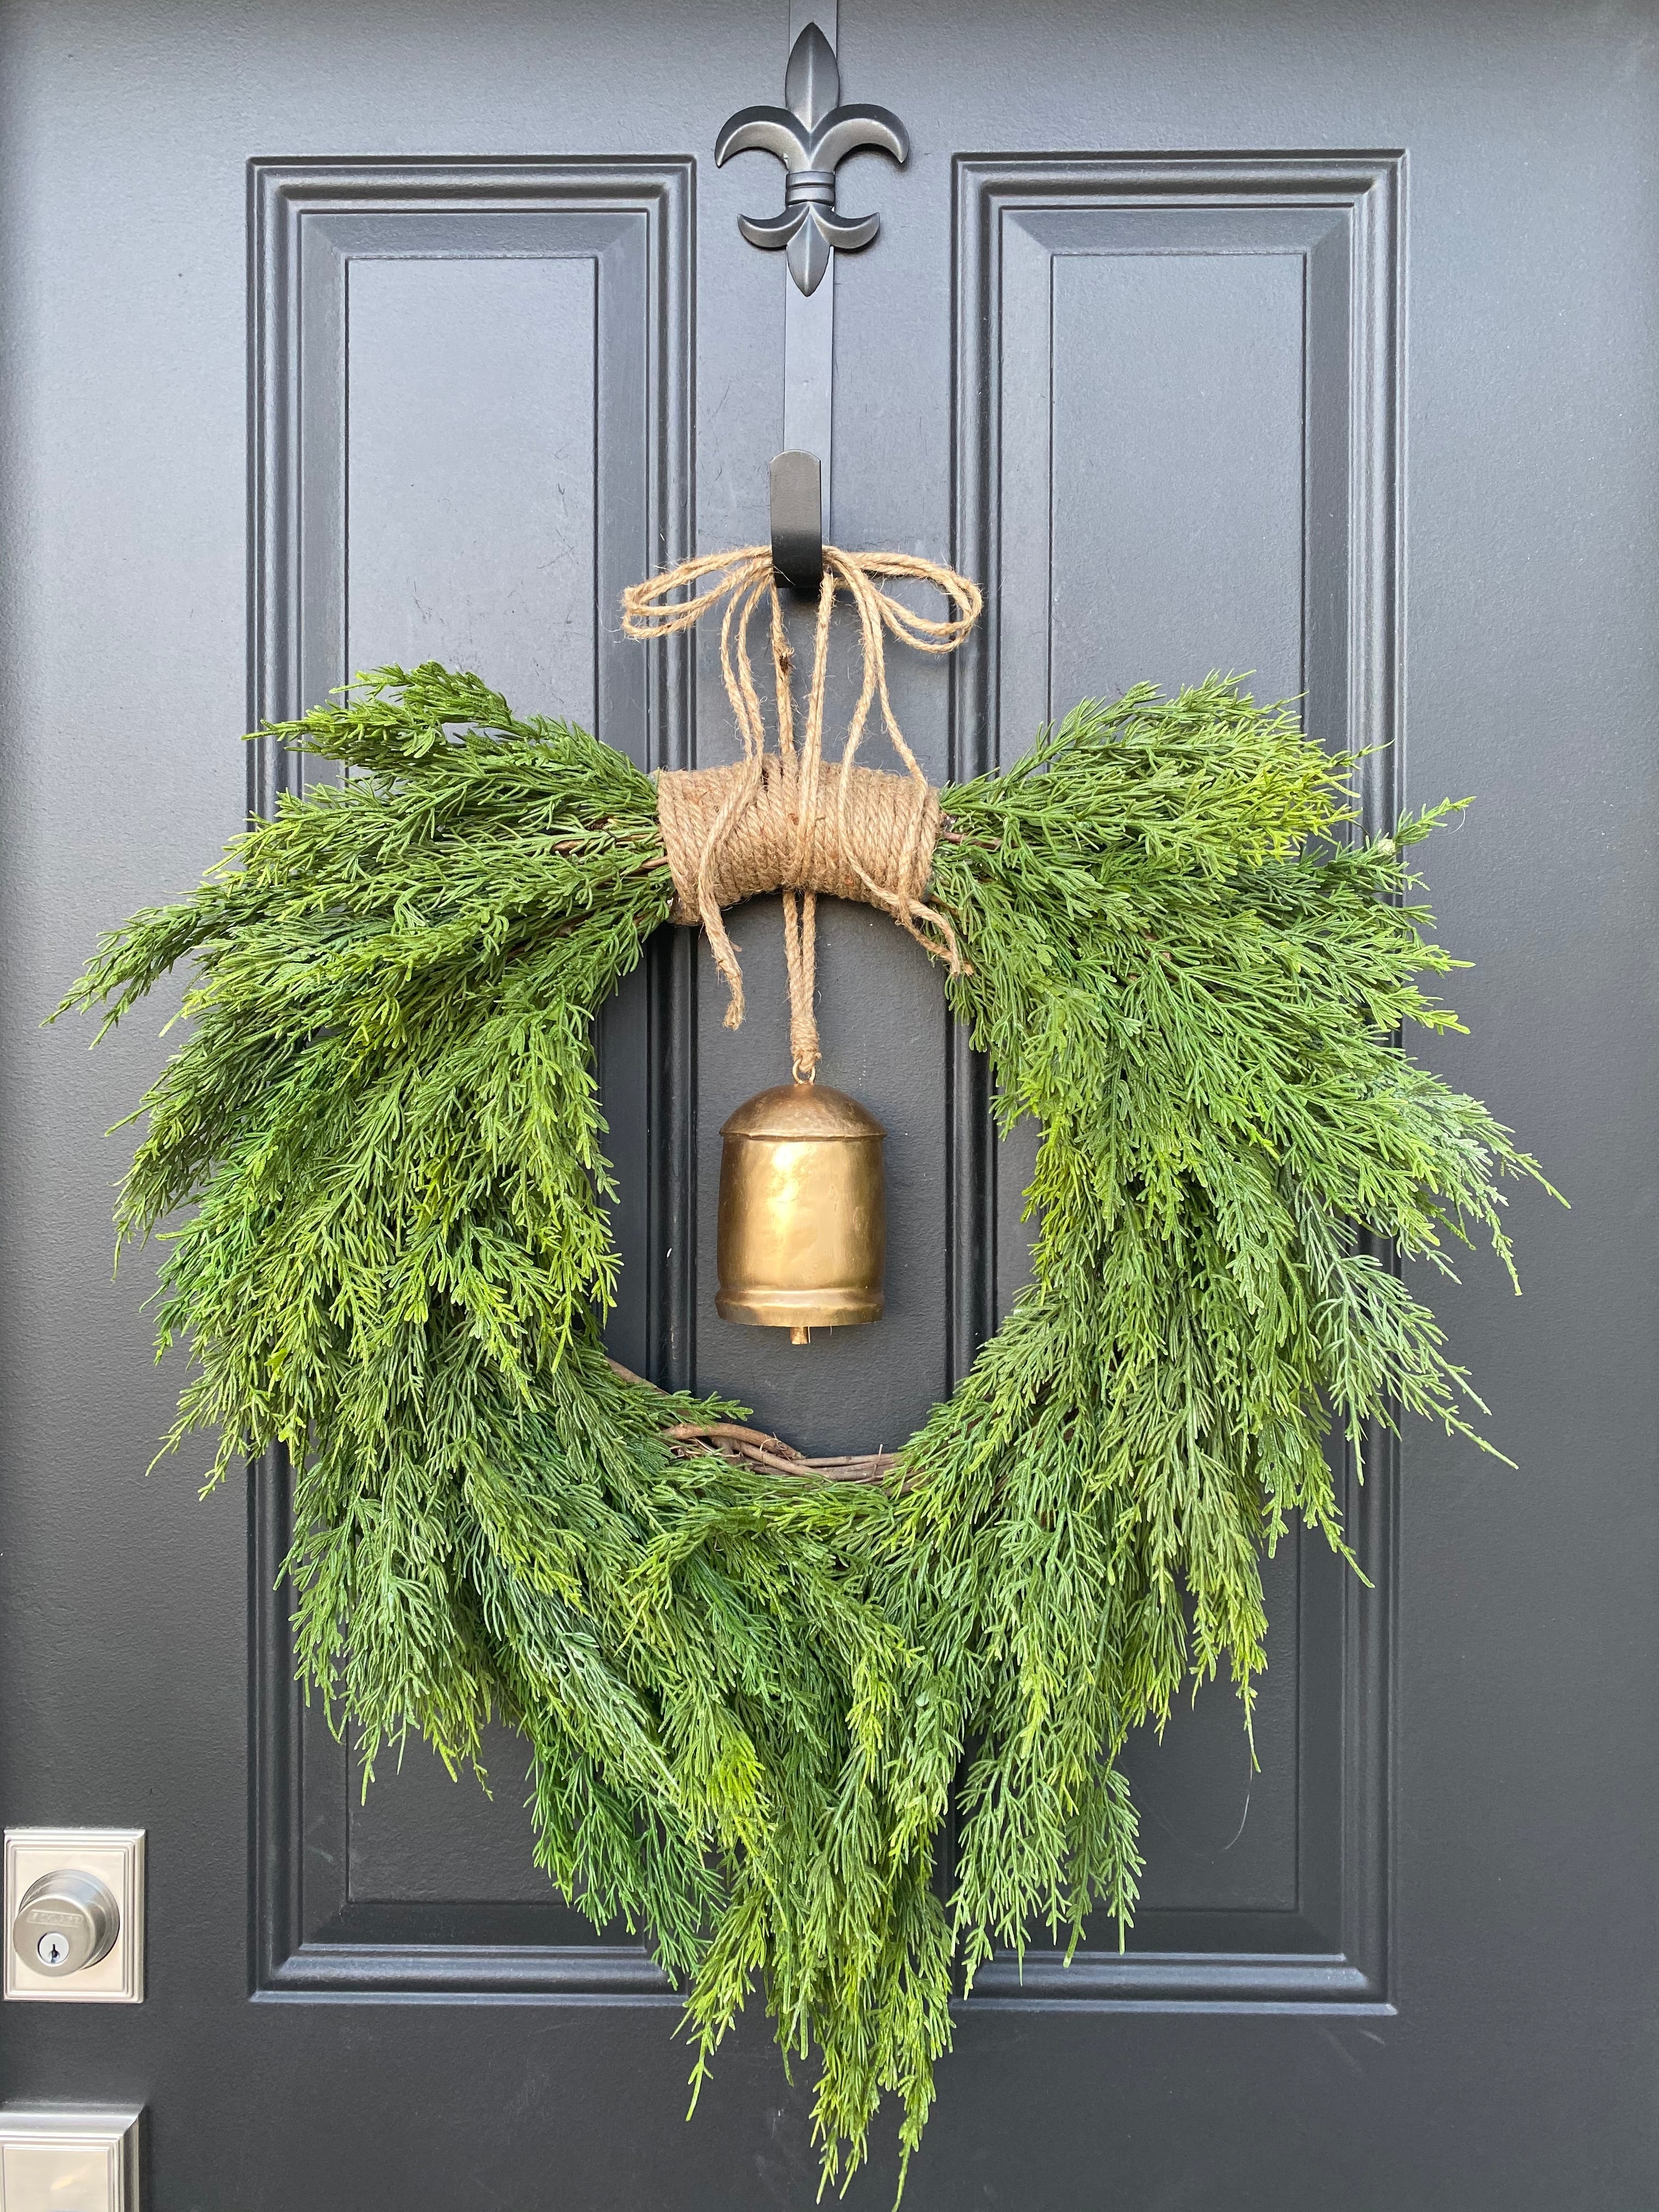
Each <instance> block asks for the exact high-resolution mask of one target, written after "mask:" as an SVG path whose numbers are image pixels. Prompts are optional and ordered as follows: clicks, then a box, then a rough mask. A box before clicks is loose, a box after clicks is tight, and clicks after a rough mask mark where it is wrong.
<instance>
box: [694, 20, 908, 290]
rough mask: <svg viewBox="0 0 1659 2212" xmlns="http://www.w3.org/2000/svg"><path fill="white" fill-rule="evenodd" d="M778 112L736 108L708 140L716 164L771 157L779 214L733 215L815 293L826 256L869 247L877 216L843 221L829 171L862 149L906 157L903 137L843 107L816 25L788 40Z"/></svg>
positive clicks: (881, 112) (866, 113) (898, 129)
mask: <svg viewBox="0 0 1659 2212" xmlns="http://www.w3.org/2000/svg"><path fill="white" fill-rule="evenodd" d="M783 97H784V100H785V101H786V103H787V105H786V106H782V107H740V108H739V109H738V112H737V113H736V114H735V115H734V116H732V118H731V119H730V120H729V121H728V122H727V123H726V126H725V128H724V129H723V130H722V131H721V132H720V137H718V138H717V139H716V140H715V142H714V160H715V162H716V164H717V165H718V164H719V163H720V162H723V161H726V159H727V158H728V157H729V156H730V155H733V154H743V153H747V152H750V151H755V152H758V153H763V154H775V155H776V156H777V158H778V160H779V161H781V162H782V163H783V166H784V170H785V179H784V188H783V207H782V210H781V213H779V214H777V215H769V216H752V215H744V216H738V229H739V230H741V231H742V233H743V234H744V237H745V238H746V239H747V240H749V243H750V245H751V246H764V247H766V248H767V249H768V250H769V252H780V251H781V252H785V253H787V257H788V263H789V274H790V275H791V276H793V278H794V280H795V283H797V284H798V285H799V287H800V289H801V290H802V291H803V292H813V291H816V290H817V286H818V284H819V283H820V282H821V280H822V278H823V273H824V271H825V270H827V269H828V268H829V259H830V256H831V254H832V253H833V252H835V250H836V248H837V247H839V248H840V249H841V251H842V252H852V251H854V249H855V248H856V247H858V246H868V245H869V243H870V241H871V240H872V238H873V237H874V236H875V235H876V233H877V232H878V230H879V229H880V228H881V217H880V216H878V215H860V216H844V215H842V214H841V213H840V212H839V211H838V210H837V209H836V168H837V167H838V166H839V165H840V164H841V163H842V161H845V160H846V159H847V156H848V155H849V154H856V153H861V152H863V151H864V150H866V149H874V150H875V151H877V152H879V153H884V154H890V155H892V156H893V159H894V160H895V161H899V162H901V163H902V162H903V161H908V158H909V154H910V139H909V134H908V132H907V131H906V130H905V128H904V125H902V123H901V122H900V121H899V119H898V118H897V116H896V115H894V114H892V113H890V112H889V110H888V109H886V108H884V107H842V106H840V105H839V102H840V100H841V71H840V70H839V69H838V68H837V66H836V50H835V48H834V47H833V46H831V45H830V43H829V40H828V39H826V38H825V37H824V35H823V32H822V31H821V30H820V29H819V28H818V27H817V24H816V23H809V24H808V25H807V27H806V28H805V30H804V31H803V32H802V33H801V34H800V36H799V38H798V39H797V40H796V41H795V43H794V46H793V49H792V51H791V52H790V56H789V65H788V68H787V70H786V71H785V73H784V80H783Z"/></svg>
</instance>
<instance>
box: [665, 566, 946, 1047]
mask: <svg viewBox="0 0 1659 2212" xmlns="http://www.w3.org/2000/svg"><path fill="white" fill-rule="evenodd" d="M895 578H914V579H915V580H919V581H921V582H923V583H927V584H931V585H933V586H935V587H936V589H938V590H939V592H942V593H943V594H944V596H945V600H946V603H947V605H948V606H949V608H950V610H951V611H950V612H949V613H947V614H946V615H945V616H944V617H942V618H941V617H933V616H927V615H922V614H918V613H917V612H916V611H915V609H914V608H912V607H908V606H906V605H905V604H904V603H903V601H902V599H896V598H895V597H894V596H893V594H892V593H891V592H889V591H886V590H884V588H883V585H884V581H885V580H889V579H895ZM842 592H845V593H846V594H847V596H848V598H849V599H851V601H852V603H853V605H854V610H855V611H856V612H857V615H858V617H859V627H860V635H861V639H862V643H863V652H864V670H863V681H862V684H860V690H859V696H858V702H857V704H856V705H855V706H854V709H853V714H852V718H851V720H850V721H849V723H848V730H847V742H846V744H845V745H844V747H843V748H842V757H841V759H840V761H839V762H837V763H833V764H830V763H826V762H825V761H824V758H823V711H824V690H825V684H826V679H827V677H828V672H829V626H830V617H831V616H832V614H833V613H834V611H835V604H836V599H837V597H838V596H839V595H840V594H841V593H842ZM680 593H684V597H680V596H678V594H680ZM763 603H764V605H766V607H767V610H768V616H769V622H768V631H769V637H768V642H769V649H770V652H771V656H772V674H773V689H774V696H775V714H776V720H777V730H778V750H777V751H776V752H775V754H774V753H769V752H768V751H767V749H766V720H765V715H764V713H763V708H762V706H761V700H760V693H759V690H757V685H756V682H755V671H754V664H753V660H752V658H751V653H750V631H751V629H752V626H753V623H754V618H755V617H756V615H757V613H758V611H760V609H761V606H762V605H763ZM980 605H981V600H980V594H979V591H978V588H977V586H975V585H974V584H972V583H970V582H969V580H968V578H967V577H966V576H961V575H958V574H957V572H956V571H955V569H953V568H945V567H943V566H941V565H940V564H939V562H933V561H924V560H922V559H921V557H920V556H917V555H915V554H908V553H844V552H842V551H841V550H840V549H839V548H838V547H836V546H833V545H826V546H825V547H824V549H823V584H822V586H820V589H819V592H818V605H817V629H816V631H815V634H814V638H813V648H812V671H811V681H810V683H809V684H808V688H807V701H806V720H805V728H804V730H803V732H802V737H801V744H800V748H799V751H797V750H796V745H795V732H794V699H793V683H792V678H793V652H792V650H791V647H790V644H789V640H788V636H787V633H786V631H785V629H784V623H783V606H782V602H781V598H780V595H779V592H778V586H777V580H776V577H775V574H774V571H773V567H772V554H771V549H770V548H769V546H765V545H750V546H746V547H744V549H743V550H741V551H739V552H734V553H706V554H703V555H702V556H700V557H699V558H697V559H696V560H692V561H682V562H680V563H679V565H678V567H677V568H668V569H665V571H664V572H663V574H661V575H659V576H652V577H648V578H647V580H646V581H645V582H643V583H640V584H634V585H631V586H629V589H628V590H627V591H626V592H623V629H624V630H625V631H626V632H627V634H628V635H629V637H634V638H641V639H645V638H658V637H670V636H673V635H676V634H678V633H679V632H681V631H684V630H689V629H693V628H694V627H695V626H696V623H699V622H701V621H702V617H703V616H704V615H705V614H708V613H709V612H711V611H712V610H713V609H714V608H715V607H717V606H719V607H721V608H722V610H723V611H722V613H721V617H720V674H721V676H722V677H723V678H724V679H725V684H726V696H727V698H728V699H729V700H730V701H731V702H732V714H733V716H734V717H735V719H736V721H737V726H738V735H739V736H740V737H741V738H742V740H743V758H742V760H741V761H738V762H737V763H734V764H733V765H732V766H731V767H729V768H706V769H665V770H664V771H663V772H662V774H660V775H659V776H658V778H657V818H658V820H659V823H660V824H661V827H662V835H663V846H664V849H665V852H666V853H667V855H668V865H669V868H670V871H671V874H672V876H673V879H674V894H675V906H674V919H675V920H676V921H681V922H685V923H687V924H690V925H693V926H695V925H696V924H698V923H701V924H702V927H703V929H704V930H705V931H706V932H707V933H708V944H709V949H710V951H712V952H713V954H714V964H715V966H716V967H717V968H718V969H720V974H721V975H723V976H724V977H725V979H726V994H727V998H726V1027H727V1028H728V1029H737V1028H738V1027H739V1026H740V1025H741V1024H742V1021H743V1012H744V996H743V970H742V968H741V967H740V965H739V964H738V956H737V952H736V950H735V948H734V947H733V945H732V939H731V938H730V936H729V935H728V933H727V932H726V924H725V921H724V920H723V919H722V915H721V909H722V908H725V907H728V906H736V905H738V903H739V902H741V901H743V900H744V899H747V898H755V897H758V896H761V895H762V894H763V893H766V892H769V891H781V892H782V894H783V935H784V958H785V963H786V965H787V970H788V976H789V1053H790V1060H791V1064H792V1066H793V1070H794V1073H795V1077H796V1079H797V1081H801V1082H805V1081H810V1080H811V1077H812V1074H813V1071H814V1070H815V1069H816V1067H817V1062H818V1059H819V1049H818V1031H817V1019H816V1018H815V1016H814V1013H813V1008H812V1000H813V991H814V986H815V982H816V972H817V899H818V895H819V894H820V893H823V895H824V896H827V897H833V898H851V899H862V900H863V901H864V902H866V904H867V905H871V906H876V907H880V908H883V909H884V911H885V912H887V913H889V914H890V915H891V916H892V917H893V920H894V921H896V922H897V924H898V925H899V927H900V928H901V929H903V930H905V931H907V932H908V933H909V935H910V936H912V937H914V938H915V940H916V942H917V943H918V944H919V945H921V946H922V948H923V949H924V951H928V952H931V953H933V954H935V955H937V956H938V957H939V958H941V959H943V960H944V961H945V962H946V963H948V965H949V967H950V969H951V974H952V975H960V974H961V972H962V956H961V952H960V951H959V949H958V947H957V938H956V932H955V931H954V930H953V929H952V927H951V924H950V921H949V920H948V919H947V918H946V917H945V915H942V914H940V913H939V911H938V909H937V908H934V907H931V906H929V905H928V904H927V902H926V900H925V898H924V896H923V894H924V892H925V891H926V890H927V884H928V880H929V878H930V877H931V876H932V873H933V846H934V842H935V841H936V839H937V837H938V836H939V793H938V792H937V791H935V790H934V788H933V786H932V785H931V784H930V783H929V782H928V781H927V777H926V775H924V774H923V773H922V769H921V764H920V763H919V762H918V761H917V759H916V757H915V754H914V753H913V752H912V751H911V750H910V748H909V746H908V744H906V743H905V741H904V737H903V733H902V732H901V730H900V728H899V726H898V720H897V718H896V715H895V714H894V712H893V702H892V701H891V699H890V697H889V696H888V690H887V666H886V658H885V647H884V637H885V635H887V634H889V633H890V634H891V635H893V636H894V637H896V638H897V639H898V640H899V641H901V643H902V644H905V645H908V646H910V647H914V649H915V651H916V652H918V653H951V652H954V651H955V649H956V647H957V646H958V645H960V644H961V643H962V641H963V638H965V637H966V636H967V635H968V633H969V630H970V629H972V628H973V626H974V624H975V622H976V621H977V620H978V618H979V612H980ZM878 705H879V707H880V709H881V719H882V724H883V726H884V728H885V730H886V732H887V736H888V738H889V741H890V743H891V744H892V747H893V750H894V751H895V752H896V753H897V755H898V757H899V758H900V760H901V761H902V763H903V764H904V769H905V773H904V774H903V775H889V774H884V773H883V772H881V771H879V770H877V769H865V768H860V767H858V766H856V765H855V760H856V756H857V753H858V749H859V746H860V743H861V742H862V740H863V737H864V732H865V727H866V724H867V723H868V721H869V719H870V714H871V711H872V708H875V707H876V706H878Z"/></svg>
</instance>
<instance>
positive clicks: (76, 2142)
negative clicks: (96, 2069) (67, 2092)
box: [0, 2105, 142, 2212]
mask: <svg viewBox="0 0 1659 2212" xmlns="http://www.w3.org/2000/svg"><path fill="white" fill-rule="evenodd" d="M141 2117H142V2116H141V2114H140V2113H139V2112H133V2111H131V2110H122V2109H116V2110H111V2109H108V2108H106V2107H105V2106H95V2107H86V2108H81V2109H77V2108H76V2107H74V2106H67V2105H65V2106H57V2105H8V2106H0V2212H139V2204H138V2123H139V2120H140V2118H141Z"/></svg>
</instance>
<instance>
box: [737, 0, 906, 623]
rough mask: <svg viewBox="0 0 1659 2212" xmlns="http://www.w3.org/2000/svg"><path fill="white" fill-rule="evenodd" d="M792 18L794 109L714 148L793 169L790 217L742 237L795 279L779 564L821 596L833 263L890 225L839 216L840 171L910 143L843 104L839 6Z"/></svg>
mask: <svg viewBox="0 0 1659 2212" xmlns="http://www.w3.org/2000/svg"><path fill="white" fill-rule="evenodd" d="M792 13H793V15H794V17H795V20H796V21H799V22H800V27H799V31H798V33H797V35H796V37H795V40H794V44H793V46H792V47H791V48H790V52H789V61H788V66H787V69H786V70H785V71H784V79H783V96H784V100H785V102H786V105H785V106H782V107H741V108H739V109H738V112H737V113H736V114H735V115H733V116H732V117H731V118H729V119H728V120H727V122H726V125H724V127H723V128H722V130H721V131H720V136H719V137H718V138H717V139H716V140H715V141H714V160H715V163H716V165H717V166H718V165H719V164H720V163H722V162H724V161H726V160H727V159H728V158H729V157H730V156H731V155H733V154H742V153H749V152H757V153H764V154H773V155H776V157H777V159H778V160H779V161H781V162H782V163H783V166H784V193H783V207H782V210H781V212H780V213H778V214H777V215H774V216H749V215H745V216H738V229H739V230H740V231H741V232H742V233H743V235H744V237H745V238H746V239H747V240H748V241H749V243H750V245H751V246H761V247H763V248H764V249H765V250H766V251H767V252H774V253H775V252H782V253H783V254H784V256H785V262H786V266H787V270H788V281H787V286H786V289H785V295H784V299H785V307H784V334H783V444H784V450H783V451H782V452H781V453H779V454H778V455H777V456H776V458H775V459H774V461H773V463H772V480H771V524H772V561H773V565H774V567H775V568H776V570H777V573H778V575H779V576H780V577H781V580H783V581H784V582H785V583H786V584H787V585H789V586H791V588H792V589H793V590H795V591H797V592H816V591H817V587H818V585H819V582H820V581H821V580H822V578H823V541H824V538H825V535H826V534H827V532H828V529H829V488H830V477H829V467H830V457H831V444H832V437H833V428H834V424H833V404H834V402H833V390H834V363H835V344H836V307H835V257H836V253H837V252H842V253H850V252H856V251H857V249H858V248H859V247H860V246H868V245H869V243H870V241H871V240H872V238H874V237H875V235H876V234H877V232H878V230H879V229H880V228H881V217H880V216H878V215H864V216H844V215H842V213H841V211H840V210H839V209H838V208H837V206H836V168H837V167H838V166H839V165H840V164H841V163H842V161H845V160H846V158H847V156H848V155H849V154H854V153H859V152H862V151H865V150H866V149H872V150H874V151H877V152H879V153H884V154H890V155H892V156H893V159H894V160H895V161H898V162H900V163H901V164H902V163H903V162H904V161H908V159H909V154H910V139H909V134H908V132H907V131H906V130H905V128H904V125H902V123H901V122H900V121H899V119H898V118H897V116H896V115H894V114H892V113H890V111H889V110H888V109H886V108H884V107H843V106H842V105H841V71H840V69H839V67H838V66H837V64H836V49H835V45H834V32H835V27H836V9H835V0H827V4H825V0H817V4H808V5H805V6H802V5H800V4H799V0H797V5H796V7H795V8H794V9H793V11H792ZM802 18H804V19H805V20H804V21H802V20H801V19H802ZM794 27H795V24H794V22H792V24H791V28H792V29H793V28H794ZM826 277H827V278H828V279H829V282H828V283H825V281H824V279H825V278H826Z"/></svg>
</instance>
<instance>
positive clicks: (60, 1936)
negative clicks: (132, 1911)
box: [11, 1867, 121, 1975]
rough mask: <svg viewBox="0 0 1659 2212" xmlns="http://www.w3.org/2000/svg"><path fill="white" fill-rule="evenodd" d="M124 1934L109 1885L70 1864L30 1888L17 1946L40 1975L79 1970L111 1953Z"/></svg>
mask: <svg viewBox="0 0 1659 2212" xmlns="http://www.w3.org/2000/svg"><path fill="white" fill-rule="evenodd" d="M120 1932H121V1908H120V1906H119V1905H118V1904H117V1903H116V1901H115V1899H114V1896H113V1894H112V1892H111V1891H110V1890H109V1888H108V1887H106V1884H104V1883H103V1882H101V1881H99V1879H98V1877H97V1875H95V1874H87V1873H85V1872H83V1871H82V1869H79V1868H76V1867H64V1868H62V1869H58V1871H57V1872H55V1873H52V1874H43V1875H41V1876H40V1880H39V1881H32V1882H31V1883H30V1884H29V1886H28V1887H27V1889H26V1890H25V1891H24V1893H23V1897H22V1902H21V1904H20V1905H18V1908H17V1917H16V1918H15V1920H14V1921H13V1922H12V1923H11V1941H12V1948H13V1949H14V1950H15V1952H16V1954H17V1955H18V1957H19V1958H20V1959H21V1960H24V1961H25V1962H26V1964H27V1965H28V1966H30V1967H32V1968H33V1971H34V1972H36V1973H37V1974H52V1975H65V1974H78V1973H79V1972H81V1971H82V1968H83V1967H86V1966H96V1965H97V1963H98V1961H99V1960H100V1959H102V1958H105V1957H106V1956H107V1955H108V1954H109V1953H110V1951H111V1950H112V1949H113V1948H114V1945H115V1939H116V1937H117V1936H118V1935H119V1934H120Z"/></svg>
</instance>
